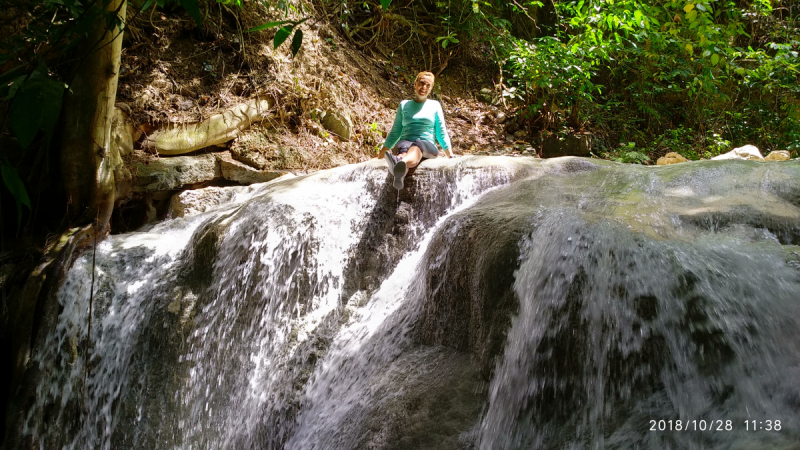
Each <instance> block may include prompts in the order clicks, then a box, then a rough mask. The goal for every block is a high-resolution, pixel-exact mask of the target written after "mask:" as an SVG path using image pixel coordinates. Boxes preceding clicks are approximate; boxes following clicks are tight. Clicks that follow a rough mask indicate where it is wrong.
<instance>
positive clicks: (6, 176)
mask: <svg viewBox="0 0 800 450" xmlns="http://www.w3.org/2000/svg"><path fill="white" fill-rule="evenodd" d="M0 175H2V178H3V184H5V185H6V188H8V191H9V192H11V195H12V196H13V197H14V202H15V203H16V204H17V227H19V226H20V224H21V223H22V205H25V206H27V207H28V209H31V200H30V198H28V191H27V190H26V189H25V184H24V183H23V182H22V179H21V178H20V177H19V174H18V173H17V169H15V168H14V167H12V166H9V165H6V164H2V163H0Z"/></svg>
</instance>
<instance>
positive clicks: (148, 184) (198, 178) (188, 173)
mask: <svg viewBox="0 0 800 450" xmlns="http://www.w3.org/2000/svg"><path fill="white" fill-rule="evenodd" d="M134 173H135V174H136V175H135V177H134V190H135V191H137V192H157V191H165V190H170V189H179V188H182V187H185V186H188V185H194V184H198V183H204V182H211V181H219V180H228V181H234V182H236V183H240V184H253V183H264V182H267V181H271V180H274V179H275V178H278V177H280V176H282V175H286V174H287V173H288V172H286V171H268V170H256V169H254V168H252V167H249V166H247V165H245V164H242V163H240V162H238V161H236V160H234V159H233V158H232V157H231V155H230V153H229V152H220V153H209V154H204V155H197V156H176V157H174V158H159V159H155V160H150V161H149V162H148V163H147V164H144V163H138V164H136V166H135V167H134Z"/></svg>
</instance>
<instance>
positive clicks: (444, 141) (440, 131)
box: [433, 102, 453, 158]
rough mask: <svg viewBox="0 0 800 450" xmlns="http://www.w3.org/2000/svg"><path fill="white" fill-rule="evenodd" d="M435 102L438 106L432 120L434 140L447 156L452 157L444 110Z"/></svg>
mask: <svg viewBox="0 0 800 450" xmlns="http://www.w3.org/2000/svg"><path fill="white" fill-rule="evenodd" d="M436 104H437V106H438V107H437V108H436V114H435V116H434V120H433V131H434V133H435V134H436V140H437V141H439V145H441V146H442V150H444V151H445V153H446V154H447V157H448V158H452V157H453V150H452V149H451V145H450V136H449V135H448V134H447V127H446V126H445V124H444V111H442V105H441V103H439V102H436Z"/></svg>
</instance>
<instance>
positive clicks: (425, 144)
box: [392, 139, 439, 158]
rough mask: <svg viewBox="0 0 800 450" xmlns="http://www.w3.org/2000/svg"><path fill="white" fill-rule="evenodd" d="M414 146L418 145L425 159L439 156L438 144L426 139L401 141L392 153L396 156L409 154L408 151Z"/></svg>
mask: <svg viewBox="0 0 800 450" xmlns="http://www.w3.org/2000/svg"><path fill="white" fill-rule="evenodd" d="M413 145H416V146H417V147H419V149H420V150H422V157H423V158H436V157H437V156H438V155H439V150H437V149H436V144H434V143H433V142H431V141H426V140H425V139H417V140H415V141H400V142H398V143H397V145H395V146H394V150H392V153H394V154H395V155H402V154H403V153H408V149H409V148H411V146H413Z"/></svg>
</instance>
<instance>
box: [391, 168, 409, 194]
mask: <svg viewBox="0 0 800 450" xmlns="http://www.w3.org/2000/svg"><path fill="white" fill-rule="evenodd" d="M392 175H394V188H395V189H397V190H398V191H399V190H400V189H403V179H405V177H406V162H405V161H398V162H397V164H395V165H394V170H393V173H392Z"/></svg>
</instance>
